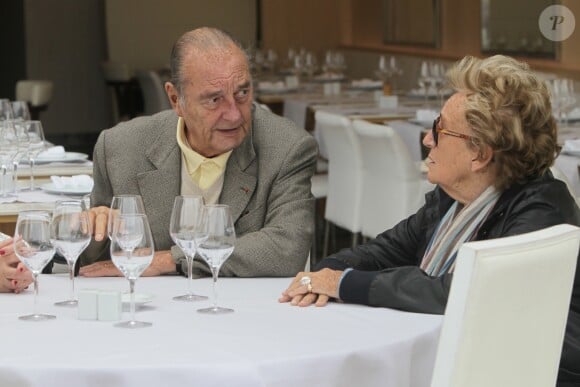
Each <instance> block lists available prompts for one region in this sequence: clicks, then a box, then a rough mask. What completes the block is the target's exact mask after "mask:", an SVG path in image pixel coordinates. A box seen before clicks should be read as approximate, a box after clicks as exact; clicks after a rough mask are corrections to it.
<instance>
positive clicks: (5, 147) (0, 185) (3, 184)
mask: <svg viewBox="0 0 580 387" xmlns="http://www.w3.org/2000/svg"><path fill="white" fill-rule="evenodd" d="M17 154H18V136H17V135H16V130H15V129H14V122H13V120H12V119H8V120H4V121H0V171H1V174H0V197H6V196H8V195H11V194H13V192H14V189H13V187H14V185H15V184H16V181H15V180H14V165H13V161H14V159H15V158H16V155H17Z"/></svg>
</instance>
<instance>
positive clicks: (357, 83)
mask: <svg viewBox="0 0 580 387" xmlns="http://www.w3.org/2000/svg"><path fill="white" fill-rule="evenodd" d="M350 85H351V87H361V88H366V87H368V88H371V87H381V86H383V82H382V81H374V80H372V79H368V78H363V79H358V80H357V79H355V80H353V81H352V82H351V84H350Z"/></svg>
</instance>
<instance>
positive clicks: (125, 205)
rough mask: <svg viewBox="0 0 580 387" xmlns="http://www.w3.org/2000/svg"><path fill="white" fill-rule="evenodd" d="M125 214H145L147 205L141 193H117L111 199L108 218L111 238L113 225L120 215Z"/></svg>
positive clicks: (110, 236)
mask: <svg viewBox="0 0 580 387" xmlns="http://www.w3.org/2000/svg"><path fill="white" fill-rule="evenodd" d="M125 214H143V215H145V206H143V199H142V198H141V196H139V195H115V196H113V200H111V207H110V209H109V218H108V219H107V221H108V223H107V233H108V235H109V239H112V233H113V225H114V223H115V218H116V217H117V216H118V215H125Z"/></svg>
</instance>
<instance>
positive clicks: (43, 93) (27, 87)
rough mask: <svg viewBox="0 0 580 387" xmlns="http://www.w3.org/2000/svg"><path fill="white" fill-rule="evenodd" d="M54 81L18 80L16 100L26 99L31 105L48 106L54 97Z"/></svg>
mask: <svg viewBox="0 0 580 387" xmlns="http://www.w3.org/2000/svg"><path fill="white" fill-rule="evenodd" d="M52 88H53V83H52V81H39V80H30V79H28V80H22V81H18V82H16V100H18V101H26V102H28V103H29V104H30V106H31V107H40V106H46V105H48V103H49V102H50V100H51V99H52Z"/></svg>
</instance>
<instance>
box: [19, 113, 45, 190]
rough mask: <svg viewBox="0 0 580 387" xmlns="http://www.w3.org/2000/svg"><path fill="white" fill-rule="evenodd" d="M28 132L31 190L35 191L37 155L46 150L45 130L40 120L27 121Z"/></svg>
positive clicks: (25, 123)
mask: <svg viewBox="0 0 580 387" xmlns="http://www.w3.org/2000/svg"><path fill="white" fill-rule="evenodd" d="M24 125H25V126H26V133H27V134H28V141H29V143H28V160H29V162H30V190H31V191H34V189H35V188H34V164H35V162H36V157H37V156H38V154H39V153H40V152H42V151H43V150H45V148H46V143H45V142H44V130H43V129H42V123H41V122H40V121H25V122H24Z"/></svg>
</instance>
